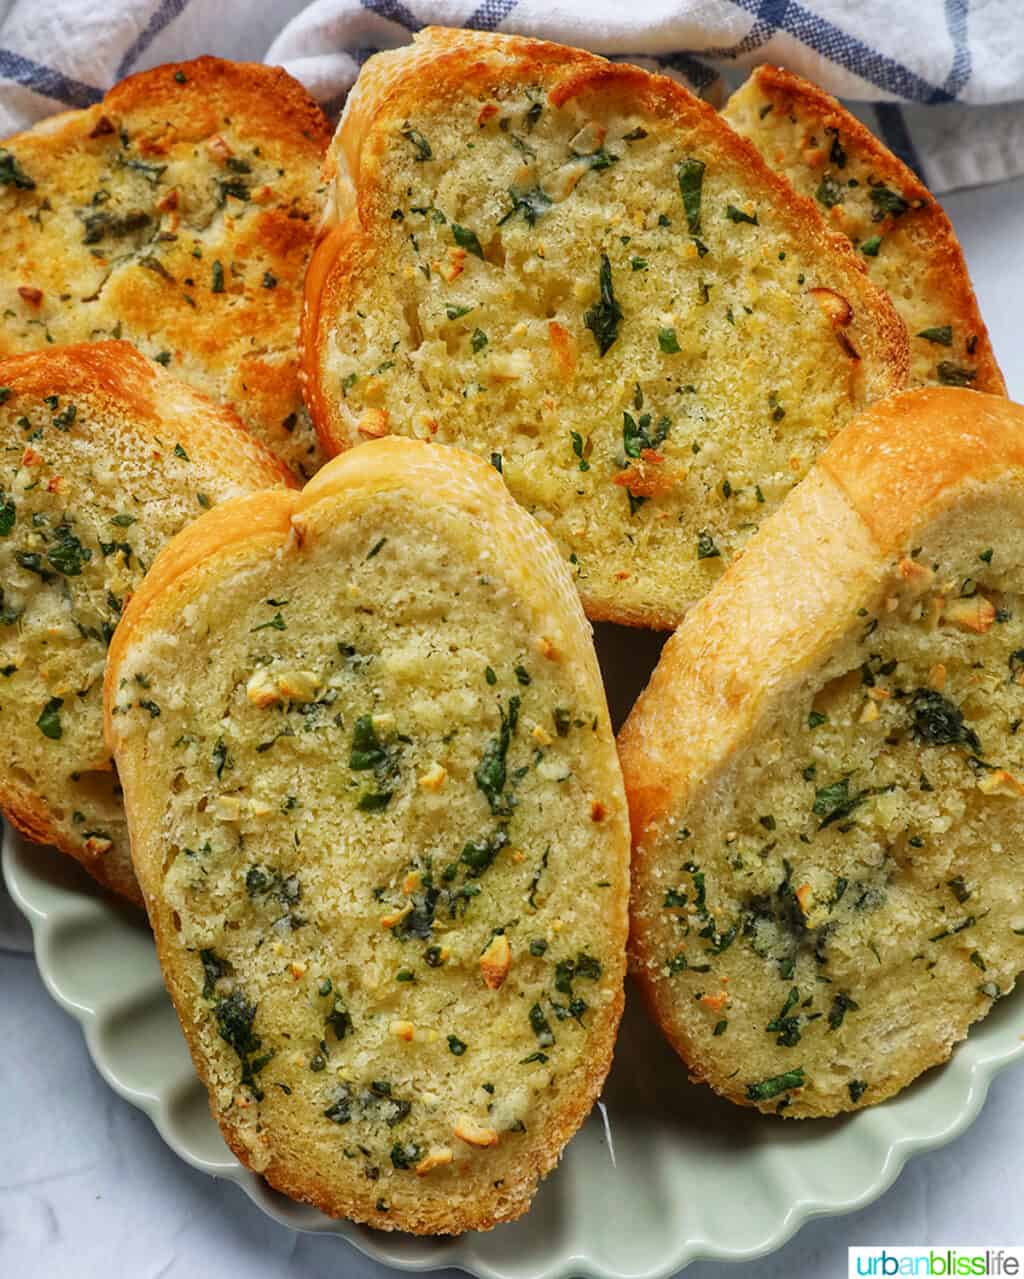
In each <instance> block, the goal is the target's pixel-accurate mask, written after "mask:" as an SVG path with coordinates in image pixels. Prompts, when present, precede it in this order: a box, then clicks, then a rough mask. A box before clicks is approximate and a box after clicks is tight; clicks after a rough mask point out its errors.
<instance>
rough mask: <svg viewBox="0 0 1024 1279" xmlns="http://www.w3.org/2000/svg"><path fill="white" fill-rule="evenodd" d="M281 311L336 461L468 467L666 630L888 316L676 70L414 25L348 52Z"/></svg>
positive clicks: (849, 411)
mask: <svg viewBox="0 0 1024 1279" xmlns="http://www.w3.org/2000/svg"><path fill="white" fill-rule="evenodd" d="M327 168H328V173H329V175H330V177H331V193H330V196H329V204H328V211H327V228H326V232H325V235H324V238H323V240H322V241H321V243H320V244H319V246H318V248H317V251H316V253H315V255H314V259H313V261H312V263H311V265H310V270H309V274H308V275H307V283H306V299H307V304H306V310H305V313H304V320H303V370H304V376H305V379H306V391H307V399H308V402H309V404H310V408H311V411H312V413H313V416H314V419H315V421H316V425H317V429H318V431H319V432H320V434H321V438H322V440H323V442H324V445H325V447H326V448H327V449H328V450H330V451H332V452H337V451H339V450H341V449H345V448H348V447H350V446H351V445H353V444H355V443H357V442H359V441H360V440H365V439H371V438H376V437H379V436H382V435H386V434H389V433H396V434H403V435H416V436H419V437H420V438H423V439H430V440H434V441H437V442H442V443H447V444H457V445H460V446H462V447H464V448H468V449H470V450H472V451H473V452H476V453H478V454H479V455H481V456H483V457H485V458H489V459H492V460H493V462H494V465H495V466H496V467H499V468H500V469H501V470H502V472H503V474H504V476H505V479H506V482H507V483H508V486H509V489H510V491H511V492H512V494H513V496H514V497H516V499H517V500H518V501H519V502H521V503H522V504H523V505H524V506H525V507H526V508H527V509H528V510H529V511H530V512H532V513H533V514H534V515H536V517H537V518H538V519H539V520H540V521H541V522H542V523H543V524H544V526H545V527H546V528H547V529H548V531H549V532H550V533H551V534H552V536H553V537H554V538H555V541H556V542H557V544H558V546H559V549H560V550H561V551H562V554H563V555H564V556H565V558H566V559H568V560H569V562H570V564H571V565H572V569H573V572H574V574H575V576H576V581H577V585H578V587H579V590H580V592H581V595H582V598H583V601H584V606H585V608H586V610H587V612H588V614H589V615H590V616H591V617H593V618H600V619H604V620H611V621H618V622H629V623H634V624H636V625H642V626H651V627H657V628H662V629H664V628H669V627H672V626H674V625H675V624H676V623H677V622H678V621H679V620H680V618H681V617H682V615H683V614H684V612H685V611H686V608H687V607H688V605H689V604H690V603H692V602H693V601H694V600H695V599H697V598H699V596H700V595H702V594H703V593H704V591H705V590H707V589H708V587H710V586H711V584H712V583H713V582H714V581H715V580H716V578H717V577H718V576H719V575H720V574H721V572H722V570H723V569H724V567H725V565H727V564H728V562H729V560H730V559H731V558H732V557H733V556H734V555H735V554H736V553H738V552H739V551H740V550H741V549H742V547H743V545H744V544H745V542H746V541H747V539H748V538H749V537H750V535H751V533H752V531H753V530H754V529H755V528H756V526H757V524H758V522H759V521H760V520H761V519H763V518H764V517H765V516H766V515H767V514H768V513H769V512H770V511H771V510H773V509H774V508H775V506H777V505H778V503H779V502H780V501H781V499H782V497H783V496H784V495H785V494H786V493H787V492H788V491H789V489H790V488H791V487H792V486H793V485H794V484H795V483H796V481H797V480H798V479H799V478H800V476H801V475H803V474H804V473H805V471H806V470H807V468H808V466H809V465H810V464H811V462H812V461H813V459H814V458H815V456H817V454H818V453H819V452H820V451H821V449H822V448H823V447H824V446H825V444H826V443H827V441H828V440H829V439H830V438H831V437H832V436H833V435H834V434H835V433H836V431H838V430H839V428H840V427H841V426H842V425H843V424H844V423H845V422H846V421H847V420H848V419H849V418H850V417H851V416H852V415H853V414H854V413H855V412H856V411H857V410H858V409H859V408H860V407H862V406H863V405H864V404H866V403H867V402H869V401H870V400H873V399H875V398H877V397H879V396H882V395H886V394H888V393H890V392H892V391H894V390H898V389H900V388H901V387H902V386H903V384H904V379H905V374H906V336H905V333H904V327H903V324H902V322H901V321H900V320H899V318H898V316H897V315H896V314H895V312H894V311H893V309H892V307H891V304H890V303H889V302H888V300H887V299H886V298H885V297H884V295H882V294H881V293H880V291H878V290H876V289H875V288H874V287H873V286H872V285H871V283H870V282H869V281H868V280H867V278H866V276H865V274H864V271H863V267H862V265H861V262H860V261H859V260H858V258H857V256H856V255H855V254H854V253H853V251H852V249H851V248H850V246H849V243H848V242H847V241H846V240H845V237H841V236H836V235H833V234H832V233H830V232H829V231H828V230H826V228H825V227H824V225H823V224H822V223H821V221H820V219H819V218H818V217H817V215H816V214H815V213H814V211H813V210H811V209H810V208H809V207H808V206H807V205H806V203H805V202H804V201H803V200H800V199H798V198H797V197H796V196H795V195H794V193H793V191H792V188H791V187H790V186H789V185H788V183H786V182H785V181H784V180H783V179H781V178H779V177H778V176H777V175H776V174H774V173H773V172H771V171H770V169H769V168H768V166H767V165H765V164H764V162H763V161H762V160H761V159H760V157H759V156H758V155H757V153H756V152H755V150H754V148H753V147H751V146H750V145H749V144H748V143H746V142H745V141H743V140H742V139H740V138H739V137H737V135H736V134H735V133H734V132H733V131H732V130H731V129H730V128H729V127H728V126H727V125H726V124H725V123H724V121H722V119H721V118H720V117H719V116H718V115H716V113H715V112H714V111H713V110H711V108H710V107H708V106H707V105H706V104H705V103H702V102H699V101H698V100H697V99H695V98H693V97H691V95H690V94H689V93H687V92H686V90H685V89H683V88H681V87H680V86H679V85H678V84H676V83H675V82H673V81H670V80H667V79H665V78H663V77H659V76H653V75H650V74H648V73H647V72H645V71H641V70H639V69H637V68H635V67H630V66H626V65H621V64H615V63H609V62H607V61H605V60H604V59H603V58H599V57H595V56H593V55H591V54H587V53H583V52H580V51H579V50H575V49H567V48H564V47H561V46H559V45H554V44H547V43H544V42H542V41H536V40H526V39H521V38H519V37H511V36H499V35H491V34H482V33H479V32H471V31H443V30H439V29H434V30H429V31H425V32H421V33H420V34H418V35H417V37H416V39H415V40H414V42H413V44H412V45H411V46H410V47H408V48H404V49H401V50H398V51H394V52H390V53H386V54H381V55H378V56H377V57H375V58H373V59H371V60H370V61H369V62H368V63H367V64H366V66H365V68H364V69H363V71H362V74H361V76H360V79H359V81H358V83H357V85H356V87H355V88H354V90H353V92H352V95H351V96H350V98H349V102H348V105H347V107H346V111H345V115H344V118H343V120H342V123H341V125H340V126H339V130H338V133H337V135H336V137H335V140H334V143H333V144H332V146H331V148H330V152H329V155H328V161H327Z"/></svg>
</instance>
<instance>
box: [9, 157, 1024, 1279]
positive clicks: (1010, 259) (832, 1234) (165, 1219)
mask: <svg viewBox="0 0 1024 1279" xmlns="http://www.w3.org/2000/svg"><path fill="white" fill-rule="evenodd" d="M946 207H947V208H948V210H949V212H950V214H951V215H952V217H953V220H954V222H955V223H956V226H957V230H958V231H959V233H960V236H961V238H962V240H963V242H964V246H965V249H966V251H967V257H968V261H969V262H970V264H971V268H972V272H973V274H974V280H975V284H976V287H977V290H978V293H979V295H980V297H981V302H982V308H983V310H984V313H985V316H986V319H987V322H988V325H989V328H990V330H991V332H992V335H993V339H994V341H995V346H996V353H997V355H998V356H999V358H1000V360H1001V362H1002V365H1003V369H1004V370H1005V372H1006V375H1007V379H1008V381H1009V383H1010V391H1011V394H1013V395H1014V396H1015V398H1017V399H1020V400H1024V324H1022V319H1021V317H1022V314H1024V245H1022V239H1024V180H1022V181H1018V182H1015V183H1011V184H1008V185H1005V186H1001V187H995V188H986V189H983V190H978V191H973V192H963V193H960V194H958V195H954V196H951V197H949V198H948V200H947V201H946ZM11 909H12V908H11V906H10V902H9V901H8V900H6V898H5V895H4V890H3V888H2V886H0V1028H2V1031H3V1051H2V1054H0V1279H8V1277H10V1279H15V1277H16V1279H94V1277H95V1279H121V1277H122V1276H123V1277H125V1279H165V1277H166V1279H227V1277H228V1276H236V1275H239V1276H242V1275H244V1276H245V1279H270V1277H271V1276H274V1279H283V1277H284V1276H287V1277H288V1279H299V1277H301V1279H318V1277H319V1276H338V1275H344V1276H346V1277H351V1279H385V1276H386V1275H387V1274H388V1273H389V1272H387V1271H386V1270H385V1269H384V1268H383V1267H380V1266H377V1265H375V1264H374V1263H372V1262H368V1261H366V1260H364V1259H363V1258H362V1257H361V1256H360V1255H359V1254H358V1253H356V1252H355V1251H354V1250H352V1249H351V1248H349V1247H348V1246H347V1245H346V1244H345V1243H344V1242H343V1241H342V1240H339V1239H337V1238H331V1237H315V1238H314V1237H308V1236H298V1235H294V1234H292V1233H291V1232H290V1231H288V1230H286V1229H284V1228H283V1227H280V1226H278V1225H276V1224H275V1223H274V1222H272V1221H270V1220H269V1219H267V1218H266V1217H264V1216H263V1214H262V1213H261V1212H260V1211H259V1210H258V1209H257V1208H256V1207H255V1206H254V1205H253V1204H251V1203H250V1202H249V1201H248V1200H247V1199H246V1198H245V1196H244V1195H243V1194H242V1193H241V1191H239V1190H238V1189H237V1188H236V1187H234V1186H233V1185H230V1184H227V1183H220V1182H217V1181H214V1180H212V1179H210V1178H208V1177H206V1176H204V1175H203V1174H201V1173H198V1172H194V1171H193V1170H192V1169H190V1168H189V1167H187V1166H186V1165H185V1164H183V1163H182V1162H181V1161H180V1160H179V1159H177V1157H176V1156H175V1155H173V1154H172V1153H171V1152H170V1151H169V1150H168V1149H167V1147H166V1146H165V1145H164V1144H163V1142H162V1140H161V1139H160V1137H159V1136H158V1134H157V1133H156V1131H155V1129H154V1128H153V1127H152V1126H151V1124H150V1123H149V1121H148V1119H146V1118H145V1116H144V1115H142V1114H141V1113H139V1112H138V1111H136V1110H134V1109H133V1108H132V1107H131V1106H130V1105H128V1104H127V1103H126V1102H123V1101H121V1100H120V1099H119V1098H118V1097H116V1096H115V1095H114V1093H113V1092H111V1090H110V1089H109V1088H108V1087H107V1086H106V1085H105V1084H104V1082H103V1081H102V1079H101V1078H100V1077H99V1075H98V1074H97V1073H96V1071H95V1070H94V1069H93V1067H92V1064H91V1062H90V1060H89V1057H88V1054H87V1052H86V1050H85V1044H84V1042H83V1040H82V1035H81V1032H80V1031H79V1028H78V1026H77V1024H76V1023H75V1022H73V1021H72V1020H71V1019H70V1018H69V1017H68V1016H66V1015H65V1014H64V1013H63V1012H61V1011H60V1009H59V1008H57V1006H56V1005H55V1004H53V1003H52V1002H51V1001H50V999H49V997H48V996H47V994H46V992H45V990H44V989H43V986H42V983H41V981H40V980H39V976H38V974H37V972H36V969H35V965H34V963H33V961H32V959H31V957H30V956H29V955H27V954H24V953H18V951H17V949H15V948H13V947H16V944H17V935H18V929H17V927H16V926H15V927H13V928H12V927H11V926H10V920H9V917H8V912H10V911H11ZM6 943H11V945H12V948H11V949H7V948H6ZM1022 1132H1024V1073H1022V1071H1021V1070H1020V1069H1018V1070H1010V1071H1007V1072H1006V1073H1004V1074H1003V1075H1002V1076H1001V1077H1000V1078H999V1079H998V1080H997V1081H996V1083H995V1085H994V1086H993V1088H992V1091H991V1093H990V1095H989V1099H988V1103H987V1104H986V1106H985V1108H984V1110H983V1111H982V1114H981V1116H980V1117H979V1119H978V1120H977V1122H976V1123H975V1124H974V1125H973V1126H972V1128H971V1129H970V1130H969V1131H968V1132H967V1133H966V1134H965V1135H964V1136H963V1137H961V1138H960V1139H959V1140H958V1141H956V1142H954V1143H953V1144H952V1145H950V1146H947V1147H946V1148H945V1149H944V1150H941V1151H936V1152H934V1153H932V1154H929V1155H923V1156H920V1157H919V1158H917V1159H916V1160H914V1161H912V1162H911V1164H910V1165H909V1166H908V1167H907V1168H906V1170H905V1171H904V1173H903V1175H902V1176H901V1177H900V1179H899V1181H898V1182H897V1183H896V1185H895V1186H893V1187H892V1189H891V1190H890V1191H889V1192H888V1194H886V1195H885V1196H884V1197H883V1198H882V1199H881V1200H880V1201H879V1202H877V1203H876V1204H874V1205H872V1206H871V1207H869V1208H866V1209H865V1210H864V1211H862V1212H859V1213H856V1214H854V1215H853V1216H849V1217H843V1218H838V1219H831V1220H822V1221H816V1222H812V1223H811V1224H810V1225H808V1226H806V1227H805V1228H804V1230H803V1231H801V1232H800V1234H798V1235H797V1237H796V1238H795V1239H794V1240H792V1241H791V1242H790V1243H789V1245H788V1246H787V1247H786V1248H784V1249H782V1251H781V1252H778V1253H776V1254H775V1255H774V1256H773V1257H770V1258H765V1259H763V1260H761V1261H758V1262H754V1263H750V1264H749V1265H746V1266H740V1267H735V1266H722V1265H714V1264H710V1263H701V1264H697V1265H695V1266H693V1267H692V1268H691V1269H690V1270H689V1271H688V1272H687V1279H742V1276H743V1275H744V1274H747V1273H749V1274H754V1273H756V1274H757V1275H759V1276H763V1279H773V1277H775V1276H778V1277H779V1279H782V1277H783V1276H785V1277H786V1279H812V1277H813V1279H818V1277H819V1276H825V1275H840V1274H844V1275H845V1274H846V1248H847V1247H848V1246H850V1245H857V1244H882V1243H886V1244H927V1245H939V1244H951V1243H957V1244H995V1245H1010V1244H1024V1210H1022V1209H1021V1203H1022V1202H1024V1165H1022V1164H1021V1161H1020V1159H1019V1156H1018V1150H1019V1136H1020V1134H1021V1133H1022Z"/></svg>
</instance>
